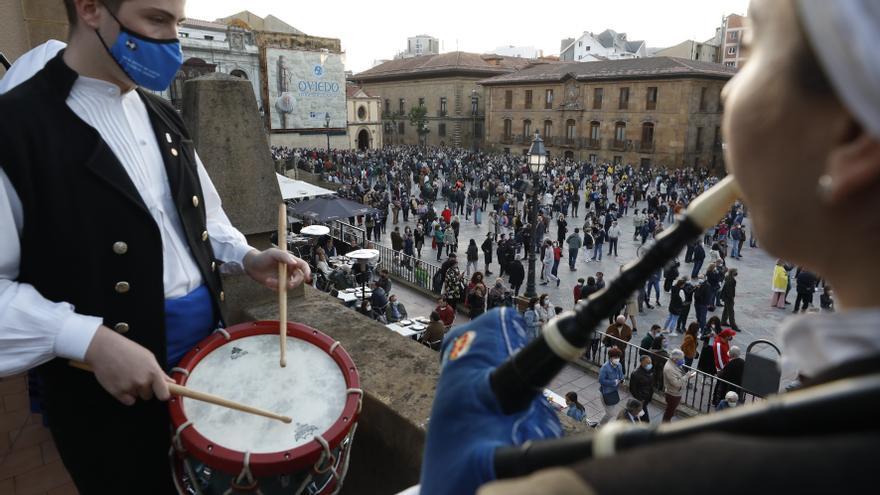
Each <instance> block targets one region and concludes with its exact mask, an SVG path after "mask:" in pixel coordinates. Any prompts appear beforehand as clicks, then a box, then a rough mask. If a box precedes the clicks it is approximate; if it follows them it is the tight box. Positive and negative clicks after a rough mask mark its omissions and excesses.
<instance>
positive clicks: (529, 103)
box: [525, 89, 532, 109]
mask: <svg viewBox="0 0 880 495" xmlns="http://www.w3.org/2000/svg"><path fill="white" fill-rule="evenodd" d="M525 106H526V108H527V109H531V108H532V90H531V89H527V90H526V105H525Z"/></svg>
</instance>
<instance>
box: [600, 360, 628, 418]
mask: <svg viewBox="0 0 880 495" xmlns="http://www.w3.org/2000/svg"><path fill="white" fill-rule="evenodd" d="M620 356H621V352H620V350H619V349H615V348H611V349H609V350H608V361H605V364H603V365H602V367H601V368H599V392H600V393H601V394H602V405H603V406H604V407H605V415H604V416H602V419H601V420H599V424H603V425H604V424H605V423H607V422H609V421H611V420H612V419H614V417H615V416H616V415H617V404H618V403H620V392H619V391H620V385H621V384H622V383H623V366H622V365H621V364H620Z"/></svg>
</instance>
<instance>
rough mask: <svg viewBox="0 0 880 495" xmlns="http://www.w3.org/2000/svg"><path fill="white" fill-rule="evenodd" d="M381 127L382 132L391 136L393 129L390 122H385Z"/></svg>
mask: <svg viewBox="0 0 880 495" xmlns="http://www.w3.org/2000/svg"><path fill="white" fill-rule="evenodd" d="M382 127H383V130H384V131H385V134H391V132H392V131H393V130H394V127H393V126H392V125H391V123H390V122H385V125H384V126H382Z"/></svg>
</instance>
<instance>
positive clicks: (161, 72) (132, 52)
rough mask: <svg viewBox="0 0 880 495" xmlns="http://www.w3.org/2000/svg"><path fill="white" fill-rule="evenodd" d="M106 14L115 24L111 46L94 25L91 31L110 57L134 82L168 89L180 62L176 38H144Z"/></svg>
mask: <svg viewBox="0 0 880 495" xmlns="http://www.w3.org/2000/svg"><path fill="white" fill-rule="evenodd" d="M108 12H109V11H108ZM110 15H111V16H112V17H113V19H114V20H116V23H117V24H119V36H117V37H116V42H115V43H113V46H110V47H108V46H107V43H105V42H104V38H102V37H101V33H99V32H98V30H97V29H96V30H95V33H96V34H97V35H98V39H100V40H101V44H103V45H104V48H106V49H107V51H108V52H110V55H111V56H112V57H113V60H115V61H116V63H117V64H118V65H119V67H120V68H121V69H122V71H123V72H125V74H126V75H127V76H128V77H129V78H130V79H131V80H132V81H134V83H135V84H137V85H138V86H143V87H144V88H147V89H150V90H153V91H164V90H166V89H168V86H169V85H171V81H172V80H174V76H175V75H176V74H177V70H178V69H180V66H181V65H182V64H183V52H181V50H180V40H178V39H177V38H172V39H168V40H157V39H153V38H147V37H146V36H143V35H140V34H137V33H135V32H134V31H132V30H130V29H128V28H126V27H125V26H123V25H122V23H121V22H119V19H117V18H116V16H115V15H113V13H112V12H111V13H110Z"/></svg>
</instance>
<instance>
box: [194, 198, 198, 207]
mask: <svg viewBox="0 0 880 495" xmlns="http://www.w3.org/2000/svg"><path fill="white" fill-rule="evenodd" d="M193 206H194V207H196V208H198V207H199V197H198V196H193Z"/></svg>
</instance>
